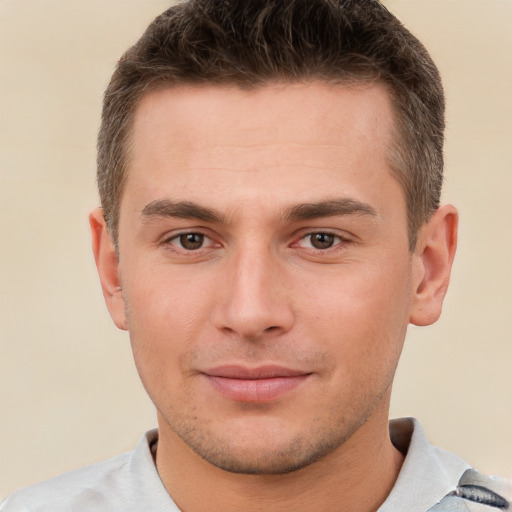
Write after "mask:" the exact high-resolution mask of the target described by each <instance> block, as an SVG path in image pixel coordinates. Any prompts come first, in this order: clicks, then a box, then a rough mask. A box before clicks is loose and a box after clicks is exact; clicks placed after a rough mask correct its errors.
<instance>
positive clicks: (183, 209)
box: [141, 198, 377, 224]
mask: <svg viewBox="0 0 512 512" xmlns="http://www.w3.org/2000/svg"><path fill="white" fill-rule="evenodd" d="M141 213H142V217H143V218H144V219H145V220H150V219H151V218H154V217H175V218H180V219H190V220H200V221H203V222H217V223H223V224H227V218H226V217H225V216H224V215H223V214H221V213H220V212H217V211H216V210H213V209H211V208H206V207H204V206H200V205H198V204H196V203H193V202H190V201H179V202H173V201H171V200H169V199H158V200H155V201H152V202H151V203H149V204H147V205H146V206H145V207H144V208H143V210H142V212H141ZM338 215H370V216H372V217H376V216H377V212H376V211H375V209H374V208H373V207H372V206H370V205H369V204H367V203H363V202H361V201H358V200H355V199H351V198H341V199H331V200H327V201H319V202H316V203H301V204H297V205H293V206H290V207H289V208H287V209H286V210H285V211H284V214H283V215H282V218H283V219H284V220H286V221H300V220H312V219H317V218H321V217H335V216H338Z"/></svg>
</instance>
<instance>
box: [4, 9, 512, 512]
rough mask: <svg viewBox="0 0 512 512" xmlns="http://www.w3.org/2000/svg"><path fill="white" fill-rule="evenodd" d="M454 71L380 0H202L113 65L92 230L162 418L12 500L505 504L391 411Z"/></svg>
mask: <svg viewBox="0 0 512 512" xmlns="http://www.w3.org/2000/svg"><path fill="white" fill-rule="evenodd" d="M443 116H444V99H443V92H442V87H441V83H440V79H439V76H438V72H437V70H436V68H435V65H434V64H433V62H432V61H431V59H430V57H429V56H428V54H427V52H426V51H425V49H424V48H423V46H422V45H421V44H420V43H419V42H418V41H417V40H416V39H415V38H414V37H413V36H412V35H411V34H410V33H409V32H408V31H407V30H406V29H405V28H404V27H402V26H401V25H400V23H399V22H398V21H397V20H396V19H395V18H394V17H393V16H392V15H391V14H390V13H389V12H387V11H386V9H385V8H384V7H383V6H381V5H380V4H379V3H378V2H377V1H374V0H359V1H357V2H356V1H346V0H287V1H282V0H252V1H250V2H247V1H245V2H244V1H235V0H233V1H225V2H215V1H213V0H197V1H189V2H186V3H183V4H180V5H178V6H176V7H173V8H171V9H170V10H169V11H167V12H166V13H164V14H163V15H162V16H160V17H159V18H157V19H156V20H155V22H153V23H152V24H151V25H150V27H149V28H148V30H147V32H146V33H145V34H144V36H143V37H142V38H141V40H140V41H139V42H138V43H137V44H136V45H135V46H134V47H132V48H131V49H130V50H128V52H127V53H126V54H125V55H124V57H123V58H122V59H121V61H120V62H119V65H118V67H117V69H116V71H115V73H114V76H113V78H112V81H111V83H110V85H109V87H108V89H107V92H106V94H105V103H104V110H103V117H102V126H101V130H100V135H99V144H98V148H99V151H98V184H99V188H100V196H101V201H102V209H98V210H95V211H94V212H92V214H91V217H90V221H91V229H92V237H93V249H94V255H95V258H96V264H97V267H98V272H99V276H100V280H101V283H102V287H103V292H104V296H105V300H106V303H107V306H108V308H109V311H110V313H111V316H112V318H113V320H114V322H115V324H116V325H117V326H118V327H119V328H121V329H125V330H128V331H129V333H130V339H131V342H132V347H133V352H134V357H135V361H136V364H137V368H138V370H139V373H140V376H141V379H142V382H143V384H144V386H145V388H146V390H147V391H148V394H149V395H150V397H151V399H152V400H153V402H154V403H155V406H156V409H157V415H158V427H159V428H158V431H152V432H149V433H147V434H146V435H145V436H144V437H143V439H142V440H141V442H140V443H139V445H138V447H137V448H136V450H135V451H134V452H132V453H129V454H125V455H121V456H119V457H116V458H115V459H112V460H110V461H107V462H104V463H100V464H97V465H94V466H90V467H88V468H85V469H82V470H78V471H76V472H72V473H69V474H66V475H63V476H61V477H58V478H57V479H55V480H53V481H50V482H47V483H43V484H40V485H38V486H34V487H32V488H29V489H27V490H25V491H21V492H20V493H18V494H15V495H13V496H12V497H11V498H9V499H7V500H6V502H5V503H4V504H3V505H2V507H1V510H2V511H5V512H10V511H18V510H37V511H39V510H41V511H43V510H44V511H46V510H48V511H50V510H51V511H53V512H60V511H62V512H63V511H75V510H80V511H87V510H102V511H119V510H122V511H131V510H133V511H135V510H137V511H138V510H150V511H164V510H165V511H172V510H182V511H185V512H202V511H212V510H213V511H217V510H219V511H227V512H229V511H241V510H243V511H260V510H276V511H288V510H290V511H291V510H293V511H319V512H322V511H327V510H329V511H332V510H343V511H354V512H355V511H357V512H367V511H368V512H369V511H375V510H380V511H381V512H391V511H397V510H404V511H418V512H424V511H427V510H432V511H449V510H475V511H480V510H481V511H486V510H487V511H492V510H500V509H501V510H503V509H506V508H507V507H509V503H508V502H507V500H506V499H505V498H504V496H503V494H504V493H503V492H502V489H501V486H500V484H499V483H498V482H495V481H493V480H490V479H488V478H486V477H484V476H482V475H480V474H479V473H477V472H476V471H474V470H472V469H471V468H470V467H469V466H468V465H467V464H466V463H465V462H464V461H462V460H461V459H459V458H458V457H456V456H455V455H452V454H449V453H447V452H444V451H442V450H439V449H437V448H434V447H432V446H430V445H429V444H428V442H427V441H426V440H425V437H424V434H423V432H422V430H421V427H420V426H419V425H418V423H417V422H415V421H414V420H407V419H405V420H399V421H396V422H392V423H391V425H388V409H389V400H390V393H391V385H392V381H393V376H394V372H395V369H396V365H397V363H398V359H399V356H400V352H401V349H402V345H403V342H404V338H405V334H406V329H407V325H408V324H409V323H413V324H416V325H428V324H431V323H433V322H435V321H436V320H437V318H438V317H439V315H440V312H441V306H442V302H443V298H444V295H445V292H446V289H447V286H448V281H449V276H450V270H451V264H452V261H453V257H454V253H455V246H456V232H457V212H456V210H455V208H454V207H452V206H450V205H444V206H440V203H439V198H440V191H441V182H442V166H443V158H442V146H443V128H444V119H443Z"/></svg>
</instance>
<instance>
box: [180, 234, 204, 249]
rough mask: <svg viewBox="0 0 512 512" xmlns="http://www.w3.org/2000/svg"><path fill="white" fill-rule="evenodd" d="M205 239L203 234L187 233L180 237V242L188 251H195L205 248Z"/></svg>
mask: <svg viewBox="0 0 512 512" xmlns="http://www.w3.org/2000/svg"><path fill="white" fill-rule="evenodd" d="M204 238H205V237H204V235H202V234H201V233H185V234H183V235H180V236H179V241H180V244H181V246H182V247H183V248H184V249H187V251H195V250H197V249H200V248H201V247H202V246H203V243H204Z"/></svg>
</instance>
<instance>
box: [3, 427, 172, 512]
mask: <svg viewBox="0 0 512 512" xmlns="http://www.w3.org/2000/svg"><path fill="white" fill-rule="evenodd" d="M157 440H158V432H157V430H150V431H149V432H146V434H144V435H143V436H142V438H141V439H140V441H139V443H138V445H137V447H136V448H135V450H133V451H131V452H127V453H124V454H121V455H118V456H117V457H113V458H112V459H109V460H106V461H104V462H99V463H96V464H92V465H90V466H86V467H84V468H81V469H77V470H74V471H70V472H69V473H64V474H63V475H60V476H58V477H56V478H52V479H51V480H48V481H46V482H42V483H40V484H37V485H34V486H32V487H28V488H26V489H22V490H21V491H18V492H15V493H14V494H12V495H11V496H9V497H8V498H7V499H6V500H5V501H4V502H3V503H2V504H0V512H93V511H94V512H97V511H99V510H100V511H101V512H117V511H119V510H123V511H124V512H129V511H132V510H133V511H137V512H138V511H139V510H143V509H144V508H145V505H147V506H148V510H151V511H152V512H160V511H161V510H165V511H170V510H177V509H176V508H174V507H173V502H172V500H171V498H170V496H169V495H168V493H167V492H166V490H165V488H164V487H163V484H162V482H161V480H160V477H159V476H158V472H157V470H156V467H155V464H154V461H153V455H152V449H153V448H154V446H156V442H157Z"/></svg>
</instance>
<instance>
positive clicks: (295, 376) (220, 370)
mask: <svg viewBox="0 0 512 512" xmlns="http://www.w3.org/2000/svg"><path fill="white" fill-rule="evenodd" d="M202 374H203V375H204V376H205V377H206V378H207V380H208V382H209V383H210V385H211V386H212V387H213V389H214V390H215V391H216V392H218V393H220V394H221V395H223V396H224V397H225V398H228V399H230V400H234V401H236V402H250V403H263V402H270V401H272V400H276V399H278V398H280V397H281V396H283V395H285V394H287V393H289V392H291V391H293V390H295V389H297V388H298V387H299V386H301V385H302V384H303V383H304V382H305V381H306V380H308V379H309V377H310V376H311V375H312V374H311V373H308V372H304V371H301V370H294V369H291V368H285V367H281V366H261V367H257V368H247V367H243V366H220V367H216V368H212V369H209V370H206V371H204V372H202Z"/></svg>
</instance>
